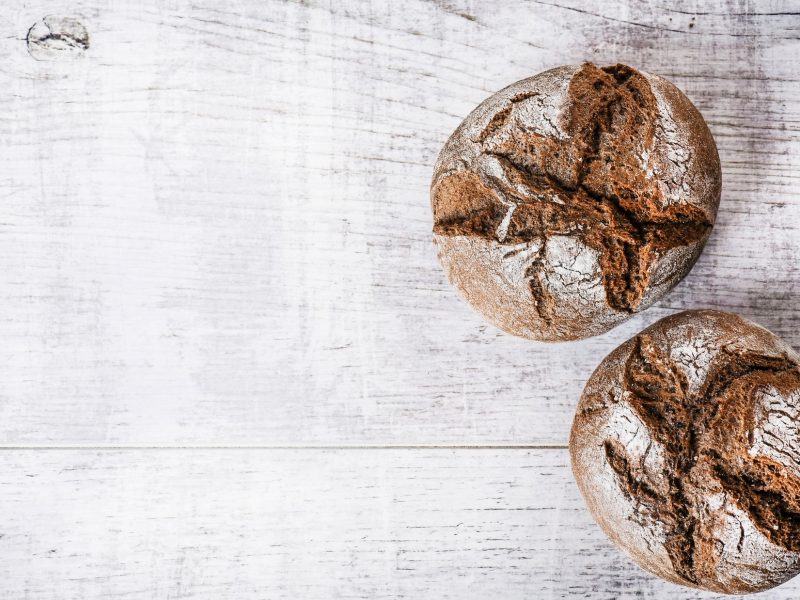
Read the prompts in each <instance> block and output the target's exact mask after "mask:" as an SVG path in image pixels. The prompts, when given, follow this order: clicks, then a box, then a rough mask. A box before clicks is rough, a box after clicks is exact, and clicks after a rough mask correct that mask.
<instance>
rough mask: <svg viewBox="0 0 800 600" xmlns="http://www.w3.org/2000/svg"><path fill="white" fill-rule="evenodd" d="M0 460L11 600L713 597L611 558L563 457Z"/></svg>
mask: <svg viewBox="0 0 800 600" xmlns="http://www.w3.org/2000/svg"><path fill="white" fill-rule="evenodd" d="M2 458H3V462H4V469H3V476H2V478H0V502H1V503H2V506H3V514H4V518H3V523H2V526H0V554H2V557H3V560H2V561H0V590H2V594H3V597H4V598H37V599H38V600H48V599H51V598H52V599H55V598H58V599H63V598H81V599H83V600H90V599H94V598H97V599H98V600H99V599H101V598H102V599H103V600H105V599H106V598H112V597H113V598H236V599H238V600H244V599H248V598H272V599H275V600H278V599H282V598H286V599H294V598H308V599H315V598H319V599H320V600H328V599H330V598H353V599H357V598H363V599H368V600H377V599H381V598H387V599H388V598H413V599H415V600H422V599H427V598H430V599H441V598H508V599H509V600H513V599H517V598H519V599H522V598H542V599H545V598H567V597H569V598H572V597H575V598H579V597H580V598H598V599H599V598H608V599H611V598H615V599H620V600H627V599H633V598H664V597H669V598H674V599H675V600H689V599H696V598H709V597H712V596H710V595H708V594H700V593H697V592H694V591H691V590H688V589H685V588H680V587H677V586H674V585H672V584H668V583H664V582H661V581H660V580H657V579H656V578H654V577H651V576H649V575H647V574H645V573H644V572H643V571H641V570H639V569H638V568H637V567H635V566H634V565H633V564H632V563H630V562H629V561H628V560H627V559H626V558H625V557H624V556H623V555H621V554H620V553H619V552H618V551H617V550H616V549H615V548H613V547H612V546H611V544H610V542H609V541H607V539H606V538H605V536H604V534H603V533H602V532H601V531H600V530H599V528H598V527H597V526H596V525H595V524H594V523H593V522H592V521H591V519H590V517H589V515H588V513H587V512H586V511H585V509H584V508H583V503H582V500H581V499H580V497H579V495H578V492H577V488H576V487H575V485H574V483H573V482H572V478H571V476H570V474H569V469H568V466H567V456H566V452H564V451H558V450H539V451H527V452H526V451H512V450H499V451H498V450H472V451H469V450H459V451H452V450H416V451H412V450H405V451H402V450H383V451H374V450H373V451H359V450H339V451H329V452H320V451H291V452H288V451H253V450H231V451H220V450H217V451H196V450H195V451H183V450H152V451H141V450H137V451H123V452H113V451H103V452H95V451H62V450H50V451H46V450H37V451H4V452H3V454H2ZM798 589H800V588H798V582H797V581H792V582H789V583H787V584H784V585H783V586H781V587H780V588H778V589H777V590H775V591H773V592H770V593H766V594H762V595H761V597H763V598H771V599H773V600H779V599H781V598H787V599H788V598H796V597H797V595H798ZM756 597H758V596H756Z"/></svg>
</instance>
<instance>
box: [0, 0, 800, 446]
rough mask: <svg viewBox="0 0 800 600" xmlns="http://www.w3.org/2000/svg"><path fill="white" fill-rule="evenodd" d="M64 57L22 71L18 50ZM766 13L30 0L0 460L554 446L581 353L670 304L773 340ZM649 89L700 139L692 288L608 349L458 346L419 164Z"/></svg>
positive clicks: (10, 230)
mask: <svg viewBox="0 0 800 600" xmlns="http://www.w3.org/2000/svg"><path fill="white" fill-rule="evenodd" d="M50 14H56V15H63V16H71V17H75V18H76V19H78V20H80V22H81V23H83V25H84V26H85V27H86V30H87V31H88V34H89V37H90V40H91V43H90V47H89V48H88V49H87V50H86V51H85V52H83V53H82V55H81V56H78V57H77V58H75V57H73V59H72V60H63V61H61V60H46V61H42V60H34V59H33V58H32V56H31V55H30V53H29V52H28V49H27V46H26V43H25V36H26V32H27V31H28V29H29V28H30V27H31V25H33V24H34V23H36V22H39V21H40V20H41V19H42V18H43V17H45V16H47V15H50ZM799 38H800V15H798V13H797V10H796V5H795V4H793V3H792V2H747V1H737V2H722V1H720V0H709V1H706V2H689V3H682V4H681V8H680V10H677V9H674V8H672V3H667V2H663V3H639V2H622V1H616V2H607V3H603V5H602V10H601V9H600V8H598V7H590V6H588V5H586V4H584V3H578V2H575V3H570V2H566V1H564V2H548V1H545V2H538V1H522V0H503V1H499V2H490V3H489V2H469V1H452V2H451V1H448V2H445V1H438V2H422V1H420V0H404V1H403V2H393V3H384V2H380V1H378V0H373V1H365V2H316V1H308V2H296V3H295V2H277V1H269V2H243V1H242V2H234V3H230V2H224V1H222V0H214V1H211V0H206V1H202V2H189V1H187V0H170V1H169V2H162V1H155V0H147V1H144V2H136V3H126V2H120V1H113V0H82V1H80V2H77V3H70V2H65V1H57V2H52V1H45V0H32V1H26V2H8V3H3V5H2V7H0V52H2V55H3V57H4V60H3V64H2V67H0V89H2V90H3V91H2V93H0V108H2V114H3V115H4V117H3V118H2V119H0V160H1V161H2V165H3V168H2V170H0V190H2V208H1V209H0V215H1V216H0V255H2V256H3V260H4V269H3V274H2V276H1V277H0V305H1V306H2V307H3V310H2V313H1V314H0V339H2V340H3V343H2V344H1V345H0V422H2V423H3V428H2V431H0V441H2V442H4V443H8V444H22V443H30V444H37V443H45V444H50V443H56V444H70V443H93V444H102V443H119V444H127V443H133V444H139V443H142V444H174V443H195V444H206V443H223V444H224V443H231V444H282V443H300V444H302V443H315V444H317V443H321V444H342V443H378V444H379V443H403V444H407V443H408V444H413V443H459V444H460V443H495V442H508V443H526V444H527V443H534V444H535V443H551V444H553V443H555V444H563V443H564V442H565V440H566V434H567V430H568V427H569V423H570V420H571V417H572V411H573V409H574V406H575V404H576V401H577V398H578V397H579V395H580V391H581V389H582V387H583V384H584V382H585V380H586V379H587V378H588V376H589V374H590V373H591V371H592V369H593V368H594V367H595V366H596V364H597V363H598V362H599V360H600V358H601V357H602V356H604V355H605V354H607V353H608V352H609V351H610V350H611V349H613V348H614V347H615V346H616V345H617V344H618V343H620V342H621V341H622V340H624V339H627V338H628V337H630V336H631V335H633V334H634V333H635V332H636V331H638V330H640V329H641V328H643V327H644V326H646V325H649V324H650V323H652V322H653V321H655V320H656V319H658V318H660V317H662V316H665V315H666V314H669V313H671V312H673V311H675V310H677V309H682V308H696V307H705V306H709V307H714V308H720V309H728V310H733V311H736V312H739V313H741V314H743V315H744V316H746V317H748V318H751V319H754V320H755V321H757V322H759V323H761V324H763V325H765V326H767V327H769V328H771V329H772V330H773V331H775V332H776V333H778V334H779V335H781V336H783V337H784V338H785V339H786V340H787V341H789V342H790V343H792V344H793V345H794V346H795V347H797V346H800V327H799V326H798V325H800V318H798V313H797V310H796V306H797V303H798V299H799V298H800V266H798V262H797V257H798V255H799V253H798V237H797V236H798V228H799V227H800V200H798V195H797V194H796V192H795V186H796V185H797V184H798V181H800V179H799V178H798V172H800V158H799V157H800V95H798V93H797V91H798V85H799V82H800V71H799V70H798V66H797V60H796V57H797V55H798V51H799V50H800V41H799ZM587 59H588V60H593V61H596V62H598V63H611V62H615V61H625V62H629V63H630V64H632V65H634V66H637V67H640V68H642V69H645V70H648V71H652V72H654V73H658V74H660V75H663V76H666V77H668V78H670V79H672V80H673V81H674V82H675V83H676V84H677V85H678V86H679V87H681V88H682V89H683V90H684V91H685V92H686V93H687V94H688V96H689V97H690V98H691V99H692V100H693V101H694V102H695V103H696V104H697V106H698V107H699V108H700V109H701V111H702V112H703V114H704V115H705V116H706V117H707V119H708V121H709V124H710V127H711V129H712V131H713V133H714V135H715V136H716V139H717V142H718V145H719V149H720V155H721V157H722V165H723V177H724V184H723V186H724V187H723V200H722V206H721V208H720V212H719V220H718V224H717V227H716V229H715V232H714V233H713V236H712V239H711V242H710V243H709V245H708V247H707V249H706V252H705V254H704V255H703V256H702V258H701V259H700V261H699V262H698V264H697V266H696V267H695V269H694V271H693V272H692V273H691V274H690V275H689V277H688V278H687V279H686V280H685V282H684V283H682V284H681V285H680V286H679V287H678V288H677V289H676V290H675V291H674V292H673V293H671V294H670V295H669V296H668V297H667V298H666V299H665V300H664V301H663V302H661V303H660V304H659V305H658V306H657V307H655V308H653V309H651V310H649V311H647V312H646V313H644V314H642V315H640V316H637V317H636V318H635V319H633V320H632V321H630V322H629V323H627V324H625V325H624V326H622V327H619V328H618V329H616V330H614V331H612V332H611V333H609V334H607V335H604V336H601V337H598V338H595V339H592V340H589V341H586V342H581V343H573V344H565V345H557V346H545V345H540V344H535V343H530V342H526V341H523V340H517V339H513V338H511V337H509V336H507V335H504V334H502V333H500V332H499V331H497V330H495V329H494V328H492V327H490V326H488V325H486V324H485V323H483V322H482V321H481V319H480V318H479V317H478V316H477V315H476V314H475V313H473V312H472V311H471V310H470V309H469V308H468V307H467V306H466V305H465V304H464V303H463V302H462V301H461V300H460V299H459V298H458V297H457V295H456V293H455V291H454V290H453V289H452V288H451V287H450V286H449V285H448V284H447V282H446V281H445V278H444V276H443V273H442V271H441V269H440V268H439V266H438V264H437V262H436V258H435V251H434V248H433V245H432V244H431V241H430V228H431V216H430V210H429V206H428V185H429V179H430V175H431V171H432V165H433V162H434V160H435V158H436V154H437V152H438V150H439V148H440V147H441V145H442V144H443V142H444V140H445V139H446V138H447V136H448V135H449V133H450V132H451V131H452V129H453V128H454V127H455V126H456V125H457V124H458V123H459V121H460V120H461V119H462V118H463V116H464V115H466V114H467V113H468V112H469V111H470V110H471V108H472V107H473V106H474V105H475V104H477V103H478V102H479V101H481V100H482V99H483V98H485V97H486V96H488V95H489V94H491V93H492V92H494V91H495V90H497V89H499V88H501V87H503V86H504V85H506V84H508V83H510V82H512V81H515V80H517V79H520V78H522V77H525V76H528V75H530V74H532V73H535V72H537V71H540V70H542V69H544V68H548V67H551V66H554V65H558V64H563V63H575V62H580V61H583V60H587Z"/></svg>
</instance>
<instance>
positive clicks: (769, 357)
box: [570, 310, 800, 593]
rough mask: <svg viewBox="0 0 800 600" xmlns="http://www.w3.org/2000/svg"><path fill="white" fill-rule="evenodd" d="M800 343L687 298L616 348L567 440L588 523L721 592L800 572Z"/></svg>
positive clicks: (640, 556)
mask: <svg viewBox="0 0 800 600" xmlns="http://www.w3.org/2000/svg"><path fill="white" fill-rule="evenodd" d="M799 363H800V356H798V355H797V354H796V353H795V352H794V351H793V350H792V349H791V348H789V347H788V346H787V345H786V344H785V343H783V342H782V341H781V340H780V339H779V338H777V337H776V336H775V335H773V334H772V333H770V332H769V331H767V330H766V329H763V328H761V327H759V326H757V325H755V324H753V323H750V322H749V321H746V320H744V319H742V318H741V317H739V316H737V315H734V314H730V313H724V312H718V311H711V310H697V311H686V312H682V313H680V314H677V315H674V316H671V317H668V318H666V319H662V320H661V321H658V322H657V323H656V324H655V325H653V326H652V327H649V328H648V329H645V330H644V331H643V332H641V333H640V334H639V335H637V336H636V337H634V338H633V339H631V340H628V341H627V342H625V343H624V344H623V345H621V346H620V347H618V348H617V349H616V350H614V351H613V352H612V353H611V354H610V355H609V356H608V357H607V358H606V359H605V360H603V362H602V363H601V364H600V366H599V367H598V368H597V370H596V371H595V372H594V374H593V375H592V377H591V379H589V382H588V383H587V384H586V389H585V390H584V392H583V396H582V398H581V401H580V404H579V405H578V410H577V414H576V416H575V420H574V422H573V425H572V434H571V438H570V453H571V456H572V469H573V472H574V474H575V478H576V479H577V481H578V486H579V487H580V490H581V492H582V494H583V496H584V499H585V500H586V503H587V505H588V506H589V509H590V510H591V512H592V514H593V515H594V517H595V519H596V520H597V522H598V523H599V524H600V526H601V527H602V528H603V530H604V531H605V532H606V534H608V536H609V537H610V538H611V539H612V540H613V541H614V542H616V544H617V545H619V546H620V547H621V548H622V549H623V550H624V551H625V552H626V553H627V554H628V555H629V556H630V557H631V558H632V559H633V560H635V561H636V562H637V563H638V564H639V565H640V566H641V567H643V568H644V569H647V570H648V571H651V572H652V573H655V574H656V575H659V576H661V577H663V578H665V579H668V580H670V581H673V582H675V583H679V584H683V585H687V586H691V587H697V588H701V589H705V590H709V591H715V592H723V593H747V592H754V591H760V590H765V589H768V588H771V587H774V586H776V585H778V584H780V583H782V582H784V581H786V580H787V579H789V578H791V577H793V576H794V575H796V574H797V573H798V572H799V571H800V429H799V428H800V366H798V365H799Z"/></svg>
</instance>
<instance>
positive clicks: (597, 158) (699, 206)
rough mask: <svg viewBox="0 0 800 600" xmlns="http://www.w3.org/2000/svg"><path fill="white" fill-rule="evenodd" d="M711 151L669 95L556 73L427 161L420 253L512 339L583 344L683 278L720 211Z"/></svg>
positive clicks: (647, 80)
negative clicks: (431, 248)
mask: <svg viewBox="0 0 800 600" xmlns="http://www.w3.org/2000/svg"><path fill="white" fill-rule="evenodd" d="M720 185H721V177H720V165H719V157H718V155H717V149H716V146H715V144H714V140H713V138H712V136H711V133H710V132H709V130H708V127H707V126H706V124H705V121H703V118H702V116H701V115H700V113H699V112H698V111H697V109H696V108H695V107H694V106H693V105H692V104H691V102H690V101H689V100H688V99H687V98H686V96H684V95H683V94H682V93H681V92H680V91H679V90H678V89H677V88H675V86H673V85H672V84H670V83H669V82H668V81H666V80H664V79H662V78H660V77H658V76H655V75H649V74H647V73H643V72H640V71H636V70H635V69H632V68H631V67H628V66H625V65H613V66H609V67H603V68H598V67H596V66H595V65H592V64H590V63H586V64H584V65H580V66H563V67H558V68H556V69H551V70H549V71H545V72H543V73H540V74H538V75H536V76H534V77H531V78H529V79H524V80H522V81H519V82H517V83H515V84H513V85H511V86H509V87H507V88H505V89H504V90H501V91H500V92H497V93H496V94H494V95H493V96H491V97H490V98H488V99H487V100H485V101H484V102H483V103H481V104H480V105H479V106H478V107H477V108H476V109H475V110H474V111H473V112H472V113H470V115H469V116H468V117H467V118H466V119H465V120H464V121H463V122H462V123H461V125H460V126H459V127H458V128H457V129H456V131H455V132H454V133H453V134H452V136H451V137H450V139H449V140H448V141H447V143H446V144H445V146H444V148H443V149H442V151H441V154H440V156H439V159H438V161H437V163H436V167H435V170H434V175H433V181H432V185H431V205H432V210H433V218H434V227H433V232H434V241H435V243H436V244H437V245H438V249H439V259H440V262H441V263H442V265H443V267H444V269H445V271H446V272H447V275H448V278H449V279H450V281H451V282H452V284H453V285H455V286H456V287H457V288H458V289H459V291H460V292H461V294H462V295H463V296H464V298H465V299H466V300H467V302H469V303H470V304H471V305H472V306H473V307H474V308H476V309H477V310H478V311H479V312H480V313H481V314H482V315H483V316H484V317H485V318H486V319H488V320H489V321H490V322H492V323H493V324H495V325H496V326H498V327H500V328H501V329H503V330H505V331H507V332H509V333H511V334H514V335H518V336H521V337H525V338H529V339H535V340H544V341H561V340H573V339H580V338H585V337H589V336H592V335H597V334H599V333H602V332H604V331H607V330H609V329H611V328H612V327H614V326H615V325H617V324H618V323H620V322H622V321H624V320H625V319H627V318H629V317H630V316H631V315H632V314H634V313H636V312H638V311H640V310H643V309H644V308H646V307H648V306H650V305H651V304H652V303H653V302H655V301H656V300H657V299H658V298H660V297H661V296H663V295H664V294H665V293H666V292H667V291H668V290H669V289H671V288H672V287H673V286H674V285H676V284H677V283H678V281H680V279H681V278H683V277H684V276H685V275H686V273H688V272H689V270H690V269H691V267H692V265H693V264H694V262H695V261H696V260H697V257H698V256H699V255H700V252H701V251H702V248H703V246H704V244H705V243H706V241H707V240H708V236H709V235H710V232H711V227H712V226H713V223H714V219H715V216H716V211H717V207H718V205H719V198H720Z"/></svg>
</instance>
